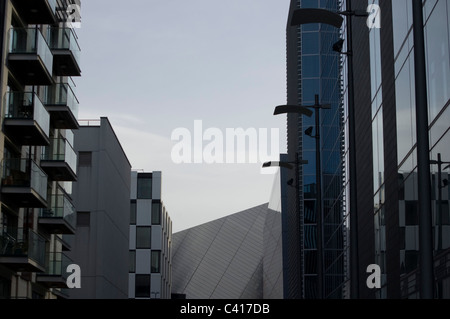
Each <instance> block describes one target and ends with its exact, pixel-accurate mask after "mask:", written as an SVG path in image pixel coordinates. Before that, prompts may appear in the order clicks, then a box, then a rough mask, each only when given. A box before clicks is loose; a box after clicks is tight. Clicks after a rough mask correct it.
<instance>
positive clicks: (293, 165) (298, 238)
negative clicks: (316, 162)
mask: <svg viewBox="0 0 450 319" xmlns="http://www.w3.org/2000/svg"><path fill="white" fill-rule="evenodd" d="M304 164H308V161H305V160H300V159H299V154H298V153H295V161H291V162H287V161H280V162H275V161H272V162H266V163H264V164H263V166H262V167H273V166H279V167H282V168H287V169H290V170H292V169H295V180H296V185H295V210H296V214H295V218H296V220H295V224H296V226H297V229H296V233H295V238H296V241H297V242H299V243H300V245H297V246H296V247H300V246H301V243H302V242H303V238H302V236H301V231H300V229H301V227H303V225H302V218H301V217H300V165H304ZM287 183H288V185H289V186H292V184H293V183H294V181H293V180H289V181H288V182H287ZM296 253H297V258H298V260H297V262H298V267H297V269H298V274H297V276H298V280H299V282H298V283H297V284H298V287H301V281H300V278H301V274H302V272H303V264H302V252H301V250H300V249H298V251H297V252H296ZM300 297H301V296H298V299H300Z"/></svg>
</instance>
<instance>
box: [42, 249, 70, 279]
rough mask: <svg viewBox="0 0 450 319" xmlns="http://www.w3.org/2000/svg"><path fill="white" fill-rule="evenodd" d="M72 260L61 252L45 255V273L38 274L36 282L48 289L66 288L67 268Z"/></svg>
mask: <svg viewBox="0 0 450 319" xmlns="http://www.w3.org/2000/svg"><path fill="white" fill-rule="evenodd" d="M70 264H72V260H71V259H70V258H69V257H67V256H66V254H64V253H62V252H53V253H49V254H48V255H47V267H46V269H45V272H43V273H40V274H38V276H37V282H39V283H43V284H45V285H46V286H48V287H53V288H67V284H66V281H67V277H68V275H69V274H68V273H67V271H66V270H67V266H69V265H70Z"/></svg>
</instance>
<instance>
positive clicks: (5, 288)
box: [0, 277, 11, 299]
mask: <svg viewBox="0 0 450 319" xmlns="http://www.w3.org/2000/svg"><path fill="white" fill-rule="evenodd" d="M10 293H11V281H9V280H7V279H5V278H2V277H0V299H9V298H10V297H11V296H10Z"/></svg>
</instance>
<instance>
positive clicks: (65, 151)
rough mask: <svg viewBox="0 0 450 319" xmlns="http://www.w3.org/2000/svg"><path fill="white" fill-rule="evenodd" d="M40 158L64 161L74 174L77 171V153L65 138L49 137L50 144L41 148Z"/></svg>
mask: <svg viewBox="0 0 450 319" xmlns="http://www.w3.org/2000/svg"><path fill="white" fill-rule="evenodd" d="M41 160H43V161H56V162H65V163H67V165H68V166H69V167H70V169H71V170H72V171H73V172H74V173H75V174H76V172H77V154H76V153H75V151H74V150H73V148H72V145H70V143H69V142H68V141H67V140H66V139H65V138H53V139H50V146H47V147H45V148H43V154H42V157H41Z"/></svg>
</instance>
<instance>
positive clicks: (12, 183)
mask: <svg viewBox="0 0 450 319" xmlns="http://www.w3.org/2000/svg"><path fill="white" fill-rule="evenodd" d="M1 193H2V200H3V201H5V202H7V203H8V204H9V205H11V206H15V207H34V208H45V207H47V175H46V174H45V173H44V171H42V169H41V168H40V167H39V166H38V165H37V164H36V163H35V162H34V161H33V160H30V159H20V158H19V159H18V158H9V159H4V160H3V163H2V188H1Z"/></svg>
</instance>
